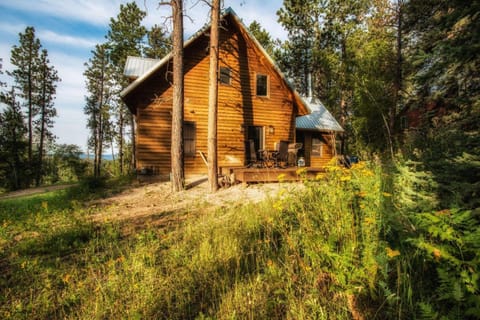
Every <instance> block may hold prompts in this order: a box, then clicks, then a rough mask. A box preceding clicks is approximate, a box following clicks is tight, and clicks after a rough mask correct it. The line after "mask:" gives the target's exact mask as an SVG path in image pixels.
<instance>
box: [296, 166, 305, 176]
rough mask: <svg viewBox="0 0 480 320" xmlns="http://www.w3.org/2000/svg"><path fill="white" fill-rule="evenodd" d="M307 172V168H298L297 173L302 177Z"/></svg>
mask: <svg viewBox="0 0 480 320" xmlns="http://www.w3.org/2000/svg"><path fill="white" fill-rule="evenodd" d="M306 172H307V168H305V167H303V168H298V169H297V171H296V173H297V174H298V175H299V176H301V175H303V174H305V173H306Z"/></svg>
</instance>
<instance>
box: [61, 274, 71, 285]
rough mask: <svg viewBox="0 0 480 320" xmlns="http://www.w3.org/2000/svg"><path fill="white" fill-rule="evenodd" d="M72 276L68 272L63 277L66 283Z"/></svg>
mask: <svg viewBox="0 0 480 320" xmlns="http://www.w3.org/2000/svg"><path fill="white" fill-rule="evenodd" d="M70 278H71V276H70V275H69V274H68V273H67V274H66V275H64V276H63V277H62V280H63V282H64V283H68V282H69V281H70Z"/></svg>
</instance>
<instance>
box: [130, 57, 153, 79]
mask: <svg viewBox="0 0 480 320" xmlns="http://www.w3.org/2000/svg"><path fill="white" fill-rule="evenodd" d="M158 61H160V60H159V59H150V58H141V57H132V56H128V57H127V61H126V62H125V69H124V70H123V74H124V75H126V76H127V77H129V78H132V79H136V78H138V77H140V76H141V75H143V74H144V73H145V72H147V71H148V70H149V69H150V68H152V67H153V66H154V65H155V64H156V63H157V62H158Z"/></svg>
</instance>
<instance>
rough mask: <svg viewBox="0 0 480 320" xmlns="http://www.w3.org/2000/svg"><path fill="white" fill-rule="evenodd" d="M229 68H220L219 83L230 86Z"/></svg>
mask: <svg viewBox="0 0 480 320" xmlns="http://www.w3.org/2000/svg"><path fill="white" fill-rule="evenodd" d="M230 78H231V77H230V68H228V67H220V83H221V84H230Z"/></svg>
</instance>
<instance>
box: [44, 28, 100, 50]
mask: <svg viewBox="0 0 480 320" xmlns="http://www.w3.org/2000/svg"><path fill="white" fill-rule="evenodd" d="M37 38H39V39H41V41H42V43H46V42H50V43H56V44H62V45H65V46H73V47H78V48H92V49H93V48H94V47H95V45H96V44H97V43H99V42H100V41H99V39H94V38H84V37H74V36H69V35H64V34H58V33H56V32H54V31H51V30H40V31H38V32H37Z"/></svg>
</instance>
